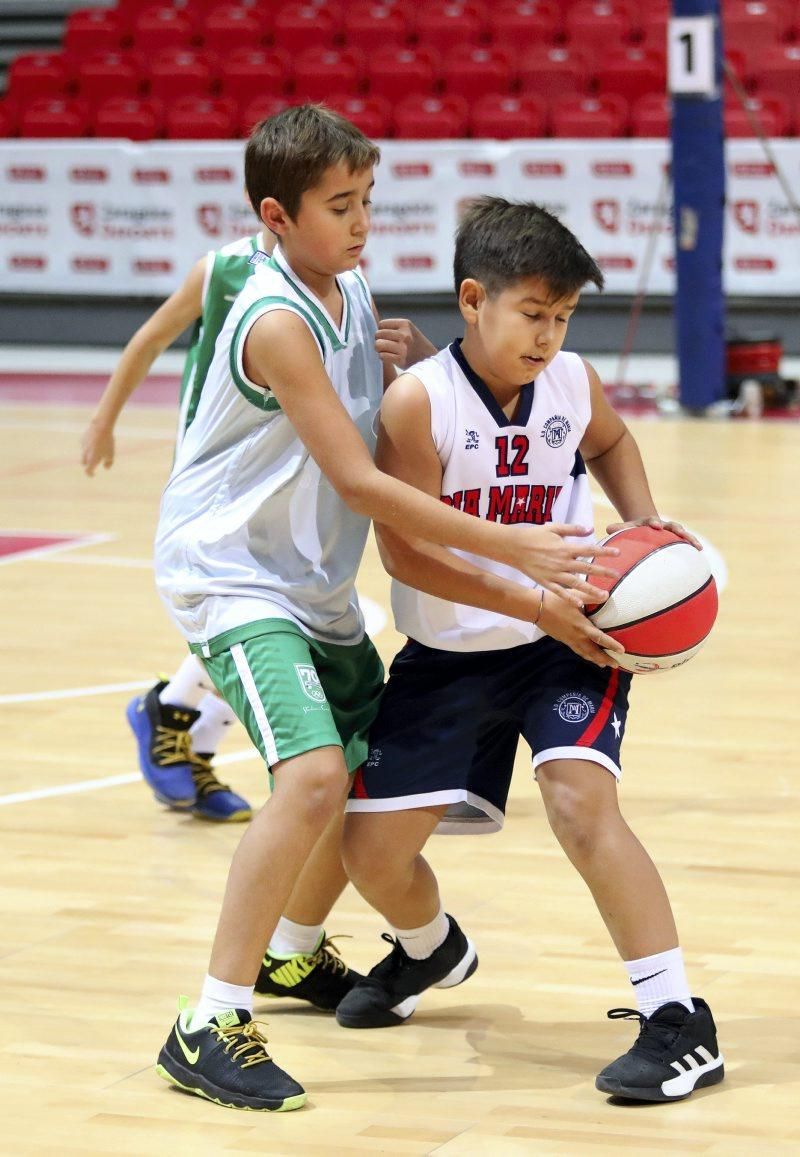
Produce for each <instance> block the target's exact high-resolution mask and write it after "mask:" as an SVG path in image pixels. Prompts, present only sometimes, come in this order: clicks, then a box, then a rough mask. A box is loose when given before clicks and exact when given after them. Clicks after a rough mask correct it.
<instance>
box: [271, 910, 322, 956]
mask: <svg viewBox="0 0 800 1157" xmlns="http://www.w3.org/2000/svg"><path fill="white" fill-rule="evenodd" d="M321 935H322V925H321V924H295V922H294V921H293V920H287V919H286V917H285V916H281V918H280V920H279V921H278V926H277V928H276V929H275V931H274V932H273V934H272V939H271V940H270V942H269V951H270V953H271V954H274V955H275V956H297V955H302V956H310V955H311V953H312V952H313V951H314V949H315V948H316V947H317V943H318V942H319V938H320V936H321Z"/></svg>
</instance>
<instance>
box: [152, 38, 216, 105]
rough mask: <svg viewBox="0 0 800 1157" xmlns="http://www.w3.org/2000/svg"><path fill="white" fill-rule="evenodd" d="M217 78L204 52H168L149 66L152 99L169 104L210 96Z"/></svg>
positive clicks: (157, 56) (159, 56) (158, 53)
mask: <svg viewBox="0 0 800 1157" xmlns="http://www.w3.org/2000/svg"><path fill="white" fill-rule="evenodd" d="M213 79H214V72H213V70H212V66H211V61H210V60H209V58H208V57H207V56H206V55H205V54H204V53H201V52H191V51H182V50H180V49H178V50H174V49H167V50H166V51H164V52H157V53H156V54H155V55H154V56H153V57H152V59H150V60H149V61H148V64H147V80H148V85H149V92H150V96H153V97H155V98H156V99H157V100H163V101H170V100H175V99H176V98H177V97H181V96H210V95H211V85H212V82H213Z"/></svg>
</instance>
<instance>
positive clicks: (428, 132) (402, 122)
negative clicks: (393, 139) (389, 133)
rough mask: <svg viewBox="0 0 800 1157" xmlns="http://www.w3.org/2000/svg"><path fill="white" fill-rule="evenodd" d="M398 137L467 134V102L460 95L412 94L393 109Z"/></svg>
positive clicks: (428, 137)
mask: <svg viewBox="0 0 800 1157" xmlns="http://www.w3.org/2000/svg"><path fill="white" fill-rule="evenodd" d="M394 132H395V136H397V137H402V138H404V139H407V140H428V141H430V140H449V139H454V138H457V137H463V136H466V133H467V102H466V101H465V100H462V99H461V97H457V96H443V97H436V96H419V95H417V96H409V97H406V99H405V100H403V101H401V102H400V104H399V105H397V107H396V108H395V110H394Z"/></svg>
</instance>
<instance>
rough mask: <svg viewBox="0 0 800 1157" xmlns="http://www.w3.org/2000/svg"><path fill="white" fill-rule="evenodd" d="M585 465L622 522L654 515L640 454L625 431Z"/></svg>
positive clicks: (627, 431) (654, 511)
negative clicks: (618, 438)
mask: <svg viewBox="0 0 800 1157" xmlns="http://www.w3.org/2000/svg"><path fill="white" fill-rule="evenodd" d="M587 466H588V468H589V470H590V471H591V473H592V475H593V476H594V477H595V478H596V479H597V481H598V482H599V483H600V485H601V486H602V488H603V492H604V493H605V494H606V496H607V497H608V498H609V500H610V501H611V502H612V504H613V506H614V509H615V510H616V511H617V513H618V514H619V516H620V518H621V519H622V520H623V522H630V521H633V520H634V519H637V518H648V517H650V516H651V515H654V514H657V510H656V506H655V503H654V501H653V496H652V494H651V493H650V486H649V484H648V481H647V475H646V473H645V469H644V463H643V462H642V456H641V454H640V453H639V447H638V446H637V445H636V441H635V439H634V437H633V435H632V434H631V433H630V431H629V430H626V431H625V433H624V434H623V436H622V437H621V438H620V440H619V441H618V442H616V443H615V444H614V445H613V446H612V447H611V449H610V450H607V451H606V452H605V454H600V455H598V457H596V458H592V459H590V460H589V461H588V462H587Z"/></svg>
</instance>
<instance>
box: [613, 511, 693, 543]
mask: <svg viewBox="0 0 800 1157" xmlns="http://www.w3.org/2000/svg"><path fill="white" fill-rule="evenodd" d="M633 526H652V527H653V529H654V530H671V531H672V533H673V534H677V536H678V538H683V539H685V540H686V542H689V543H691V545H692V546H693V547H694V548H695V549H696V550H702V549H703V544H702V543H701V542H700V540H699V539H698V538H695V536H694V535H693V534H691V533H690V532H689V531H688V530H687V529H686V527H685V526H681V524H680V523H679V522H671V521H669V520H668V519H664V518H658V517H657V516H655V515H654V516H651V517H650V518H635V519H634V520H633V521H632V522H612V523H611V525H610V526H607V527H606V533H607V534H615V533H616V532H617V531H618V530H628V529H629V528H630V527H633Z"/></svg>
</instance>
